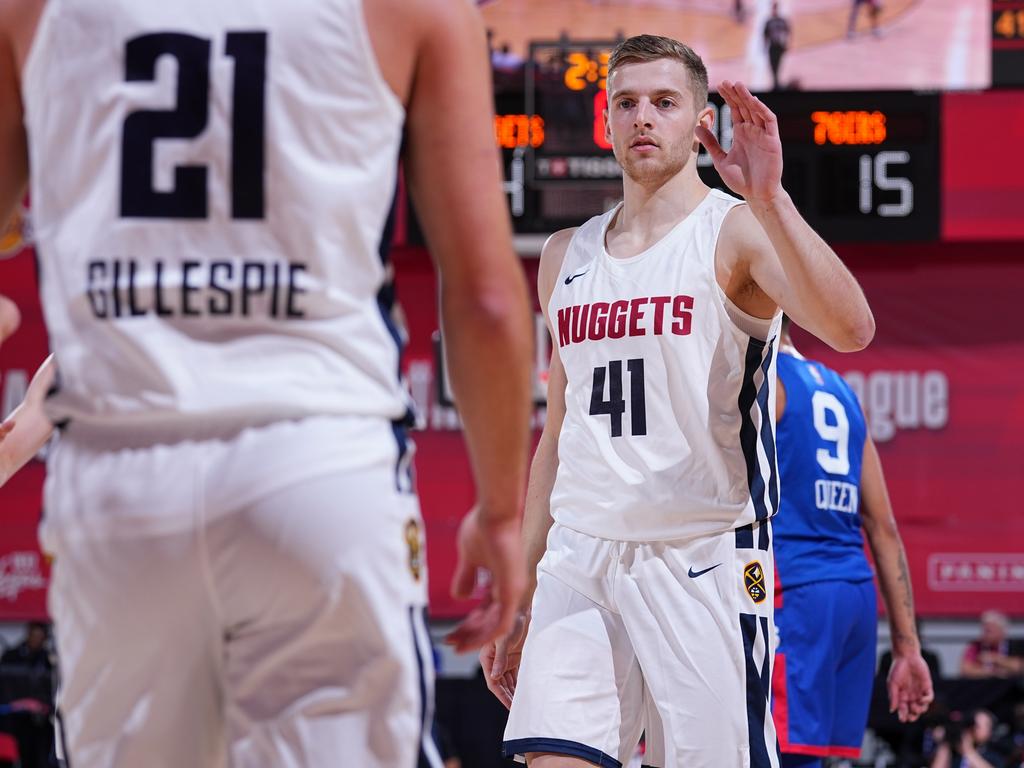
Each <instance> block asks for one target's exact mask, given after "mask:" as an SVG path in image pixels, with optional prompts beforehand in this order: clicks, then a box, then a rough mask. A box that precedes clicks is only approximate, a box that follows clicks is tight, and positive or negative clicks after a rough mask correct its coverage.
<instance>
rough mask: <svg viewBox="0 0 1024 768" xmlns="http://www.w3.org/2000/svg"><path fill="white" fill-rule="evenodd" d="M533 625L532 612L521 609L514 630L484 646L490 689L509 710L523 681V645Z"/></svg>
mask: <svg viewBox="0 0 1024 768" xmlns="http://www.w3.org/2000/svg"><path fill="white" fill-rule="evenodd" d="M529 627H530V614H529V613H528V612H525V611H520V612H519V613H518V614H517V615H516V621H515V624H513V625H512V631H511V632H509V633H508V634H507V635H504V636H503V637H499V638H498V639H497V640H494V641H492V642H490V643H488V644H487V645H485V646H484V647H483V649H482V650H481V651H480V666H481V667H482V668H483V671H484V680H486V681H487V690H489V691H490V692H491V693H493V694H494V695H495V696H497V697H498V701H500V702H501V703H502V704H504V705H505V709H510V708H511V707H512V697H513V696H515V694H516V685H517V684H518V683H519V663H520V662H521V661H522V660H523V644H524V643H525V642H526V633H527V631H528V630H529Z"/></svg>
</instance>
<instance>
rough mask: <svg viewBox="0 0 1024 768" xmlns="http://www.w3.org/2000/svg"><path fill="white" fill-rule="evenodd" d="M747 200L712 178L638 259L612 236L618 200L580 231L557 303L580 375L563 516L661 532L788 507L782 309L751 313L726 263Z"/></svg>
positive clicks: (562, 478) (627, 536)
mask: <svg viewBox="0 0 1024 768" xmlns="http://www.w3.org/2000/svg"><path fill="white" fill-rule="evenodd" d="M739 203H740V201H739V200H737V199H735V198H732V197H730V196H728V195H726V194H723V193H721V192H718V191H714V190H713V191H711V192H710V193H709V194H708V195H707V197H705V198H704V200H703V201H702V202H701V203H700V204H699V205H698V206H697V207H696V208H695V209H694V210H693V212H692V213H690V215H689V216H687V217H686V218H685V219H683V220H681V221H680V222H679V223H678V224H677V225H676V226H675V228H674V229H672V230H671V231H670V232H669V233H668V234H667V235H666V236H665V237H664V238H662V239H661V240H660V241H659V242H657V243H656V244H655V245H653V246H651V247H650V248H649V249H648V250H646V251H644V252H643V253H641V254H639V255H637V256H634V257H632V258H627V259H616V258H613V257H612V256H610V255H609V254H608V252H607V250H606V249H605V234H606V232H607V230H608V226H609V224H610V223H611V221H612V220H613V219H614V217H615V216H616V215H617V214H618V211H619V208H616V209H613V210H612V211H609V212H608V213H606V214H605V215H603V216H599V217H595V218H593V219H591V220H590V221H588V222H587V223H586V224H584V225H583V226H582V227H580V228H579V230H578V231H577V232H576V233H575V235H574V236H573V238H572V240H571V242H570V244H569V247H568V249H567V251H566V255H565V260H564V263H563V266H562V270H561V273H560V275H559V279H558V282H557V283H556V285H555V289H554V291H553V292H552V295H551V302H550V304H549V306H548V316H549V318H550V322H551V326H552V332H553V334H554V343H555V344H556V345H557V351H558V354H559V355H560V356H561V360H562V363H563V365H564V367H565V371H566V375H567V379H568V386H567V387H566V392H565V400H566V402H565V407H566V414H565V420H564V422H563V425H562V431H561V433H560V435H559V442H558V458H559V464H558V474H557V477H556V480H555V486H554V489H553V491H552V495H551V511H552V515H553V517H554V519H555V520H556V521H557V522H558V523H560V524H562V525H565V526H566V527H569V528H572V529H575V530H578V531H581V532H582V533H586V534H589V535H591V536H596V537H600V538H608V539H618V540H624V541H656V540H670V539H685V538H692V537H695V536H703V535H708V534H713V533H720V532H723V531H728V530H730V529H738V528H742V527H744V526H748V525H751V524H752V523H754V522H755V521H758V520H766V519H768V518H769V517H771V516H772V515H773V514H774V513H775V511H776V509H777V507H778V499H779V492H778V472H777V469H776V456H775V391H774V383H775V358H776V349H777V343H776V336H777V333H778V329H779V324H780V322H781V314H777V315H776V316H775V317H774V318H771V319H769V320H762V319H759V318H754V317H750V316H749V315H746V314H744V313H743V312H741V311H740V310H739V309H738V308H737V307H735V306H734V305H733V304H732V302H730V301H729V299H728V298H727V297H726V295H725V293H724V292H723V291H722V290H721V288H720V287H719V285H718V281H717V279H716V276H715V248H716V245H717V242H718V236H719V232H720V230H721V227H722V222H723V221H724V219H725V216H726V214H727V213H728V212H729V211H730V209H732V208H733V207H734V206H735V205H737V204H739ZM761 530H766V529H765V528H762V529H761ZM765 546H767V543H766V542H765Z"/></svg>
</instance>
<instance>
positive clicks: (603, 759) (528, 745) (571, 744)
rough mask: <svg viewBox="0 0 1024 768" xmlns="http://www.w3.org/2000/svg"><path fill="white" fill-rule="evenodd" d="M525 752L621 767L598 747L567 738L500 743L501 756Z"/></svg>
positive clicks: (603, 766)
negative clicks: (565, 756)
mask: <svg viewBox="0 0 1024 768" xmlns="http://www.w3.org/2000/svg"><path fill="white" fill-rule="evenodd" d="M527 752H546V753H549V754H553V755H568V756H569V757H579V758H581V759H583V760H587V761H589V762H591V763H593V764H594V765H596V766H598V768H622V763H620V762H619V761H618V760H616V759H615V758H614V757H611V756H610V755H606V754H605V753H604V752H602V751H601V750H599V749H594V748H593V747H588V746H587V745H586V744H580V743H579V742H578V741H569V740H568V739H547V738H545V739H513V740H512V741H506V742H504V743H503V744H502V745H501V754H502V757H515V756H516V755H526V753H527Z"/></svg>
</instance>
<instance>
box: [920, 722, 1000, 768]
mask: <svg viewBox="0 0 1024 768" xmlns="http://www.w3.org/2000/svg"><path fill="white" fill-rule="evenodd" d="M958 715H959V713H958V712H954V713H953V714H952V716H951V717H950V721H949V723H947V724H946V725H942V726H939V727H938V728H937V729H936V734H935V735H936V741H937V742H939V748H938V749H937V750H936V751H935V756H934V757H933V758H932V762H931V768H1004V766H1005V763H1004V762H1003V759H1002V757H1001V756H1000V755H999V753H998V752H996V751H995V750H994V749H992V748H991V746H990V744H989V742H990V741H991V740H992V733H993V732H994V731H995V726H996V719H995V716H994V715H993V714H992V713H991V712H989V711H987V710H984V709H977V710H974V711H973V712H969V713H967V715H966V716H963V717H962V718H958V717H957V716H958Z"/></svg>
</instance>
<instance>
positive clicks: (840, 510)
mask: <svg viewBox="0 0 1024 768" xmlns="http://www.w3.org/2000/svg"><path fill="white" fill-rule="evenodd" d="M778 375H779V380H780V382H781V384H782V386H783V387H784V388H785V393H786V405H785V410H784V412H783V414H782V418H781V419H780V420H779V423H778V427H777V429H778V456H779V473H780V480H781V482H780V489H781V499H780V504H779V513H778V514H777V515H776V516H775V518H774V519H773V520H772V527H773V530H774V533H775V568H776V579H777V585H778V586H777V589H787V588H792V587H797V586H800V585H801V584H808V583H811V582H819V581H834V580H845V581H862V580H864V579H870V578H871V577H872V575H873V574H872V572H871V566H870V565H868V561H867V557H866V555H865V554H864V539H863V536H862V534H861V520H860V515H859V514H858V505H859V501H860V471H861V462H862V459H863V456H864V441H865V439H866V436H867V428H866V425H865V423H864V414H863V412H862V411H861V408H860V403H859V402H858V401H857V396H856V395H855V394H854V393H853V390H851V389H850V387H849V385H848V384H847V383H846V382H845V381H843V379H842V377H841V376H840V375H839V374H838V373H836V372H835V371H832V370H830V369H828V368H826V367H825V366H824V365H822V364H821V363H818V362H814V361H811V360H805V359H803V358H801V357H797V356H795V355H792V354H786V353H783V352H780V354H779V362H778Z"/></svg>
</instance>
